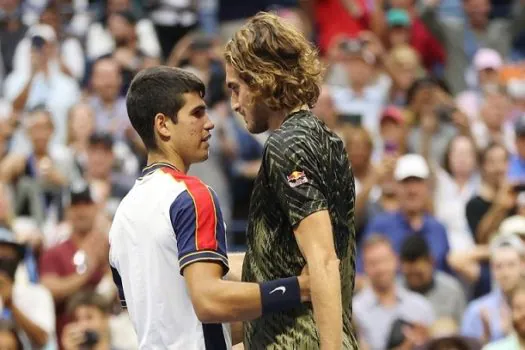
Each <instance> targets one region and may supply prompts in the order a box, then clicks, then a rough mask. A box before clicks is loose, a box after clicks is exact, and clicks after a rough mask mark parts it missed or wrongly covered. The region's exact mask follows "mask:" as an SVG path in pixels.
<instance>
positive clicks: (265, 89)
mask: <svg viewBox="0 0 525 350" xmlns="http://www.w3.org/2000/svg"><path fill="white" fill-rule="evenodd" d="M224 59H225V61H226V63H227V64H229V65H231V66H232V67H233V69H234V70H235V71H236V72H237V73H238V74H239V77H240V78H241V79H242V80H244V81H245V82H246V84H247V85H248V86H249V87H250V90H251V91H252V93H253V99H254V100H256V99H258V98H261V100H262V101H263V102H264V103H265V104H266V105H267V106H268V107H269V108H271V109H273V110H292V109H294V108H297V107H299V106H301V105H304V104H307V105H308V106H309V107H310V108H312V107H313V106H314V105H315V103H316V102H317V98H318V97H319V94H320V85H321V83H322V80H323V72H324V69H323V66H322V64H321V62H320V60H319V56H318V52H317V50H316V49H315V48H314V46H313V45H312V44H311V43H310V42H309V41H308V40H307V39H306V38H305V37H304V36H303V35H302V34H301V33H299V32H298V31H297V29H295V28H294V27H293V26H292V25H291V24H288V23H287V22H286V21H284V20H282V19H281V18H279V17H278V16H276V15H274V14H272V13H268V12H259V13H258V14H257V15H256V16H254V17H252V18H251V19H250V20H249V21H248V22H247V23H246V24H244V26H243V27H242V28H241V29H239V30H238V31H237V32H236V33H235V35H234V36H233V38H232V39H231V40H230V41H229V42H228V43H227V44H226V48H225V52H224Z"/></svg>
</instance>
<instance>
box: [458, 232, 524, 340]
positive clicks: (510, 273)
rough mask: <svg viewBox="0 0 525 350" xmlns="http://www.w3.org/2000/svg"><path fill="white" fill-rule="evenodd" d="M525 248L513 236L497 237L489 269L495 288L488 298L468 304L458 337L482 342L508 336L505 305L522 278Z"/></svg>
mask: <svg viewBox="0 0 525 350" xmlns="http://www.w3.org/2000/svg"><path fill="white" fill-rule="evenodd" d="M524 257H525V246H524V245H523V242H522V241H521V240H520V239H519V238H518V237H516V236H512V237H501V238H499V239H496V240H495V241H494V242H492V244H491V245H490V265H491V268H492V273H493V275H494V281H495V288H494V289H493V291H492V292H490V293H489V294H487V295H485V296H483V297H481V298H479V299H476V300H474V301H472V302H470V303H469V305H468V307H467V310H466V312H465V315H464V316H463V322H462V324H461V334H462V335H464V336H467V337H475V338H477V339H479V340H481V341H482V342H485V343H486V342H489V341H495V340H499V339H502V338H504V337H505V336H507V335H508V334H509V333H510V332H511V329H512V328H511V314H510V310H509V305H508V301H509V300H510V297H511V295H512V292H513V290H514V289H515V288H516V286H517V285H518V283H519V281H520V279H521V278H522V272H523V269H524V267H525V260H524Z"/></svg>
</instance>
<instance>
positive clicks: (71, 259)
mask: <svg viewBox="0 0 525 350" xmlns="http://www.w3.org/2000/svg"><path fill="white" fill-rule="evenodd" d="M69 203H70V204H69V208H68V213H67V214H68V219H69V222H70V224H71V235H70V237H69V239H67V240H66V241H64V242H63V243H60V244H58V245H56V246H54V247H53V248H50V249H49V250H47V251H45V252H44V253H43V255H42V257H41V260H40V276H41V280H42V284H43V285H44V286H45V287H47V288H48V289H49V291H50V292H51V294H52V295H53V298H54V300H55V309H56V321H57V323H56V330H57V339H59V340H60V339H62V338H61V337H62V330H63V328H64V326H65V325H66V324H67V322H68V314H67V312H66V304H67V302H68V301H69V300H70V298H71V296H73V295H74V294H76V293H78V292H79V291H82V290H94V289H95V288H96V287H97V285H98V284H99V283H100V282H101V281H102V278H103V276H104V274H105V273H106V272H107V271H108V270H109V269H108V254H109V247H108V240H107V234H105V233H102V232H95V231H93V228H94V221H95V217H96V215H97V207H96V205H95V204H94V202H93V199H92V197H91V194H90V192H89V188H87V187H86V188H72V190H71V194H70V200H69ZM61 348H63V347H61Z"/></svg>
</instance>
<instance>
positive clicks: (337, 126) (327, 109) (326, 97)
mask: <svg viewBox="0 0 525 350" xmlns="http://www.w3.org/2000/svg"><path fill="white" fill-rule="evenodd" d="M330 89H331V88H330V86H329V85H323V86H322V88H321V93H320V94H319V98H318V99H317V103H316V104H315V107H314V109H313V113H314V114H315V115H316V116H318V117H319V118H320V119H321V120H322V121H323V122H324V123H325V124H326V126H328V127H329V128H330V130H332V131H333V132H334V133H336V134H337V135H338V136H339V137H342V136H343V135H342V130H341V129H342V123H341V118H340V117H339V115H338V114H337V111H336V110H335V104H334V99H333V98H332V94H331V90H330Z"/></svg>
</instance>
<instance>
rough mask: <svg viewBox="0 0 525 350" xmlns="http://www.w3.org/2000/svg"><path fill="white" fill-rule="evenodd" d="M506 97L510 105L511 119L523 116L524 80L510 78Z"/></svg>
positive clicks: (524, 108)
mask: <svg viewBox="0 0 525 350" xmlns="http://www.w3.org/2000/svg"><path fill="white" fill-rule="evenodd" d="M507 95H508V96H509V98H510V100H511V103H512V112H511V113H510V117H511V118H519V117H520V116H521V115H523V114H525V78H522V79H519V78H512V79H510V80H509V81H508V83H507Z"/></svg>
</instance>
